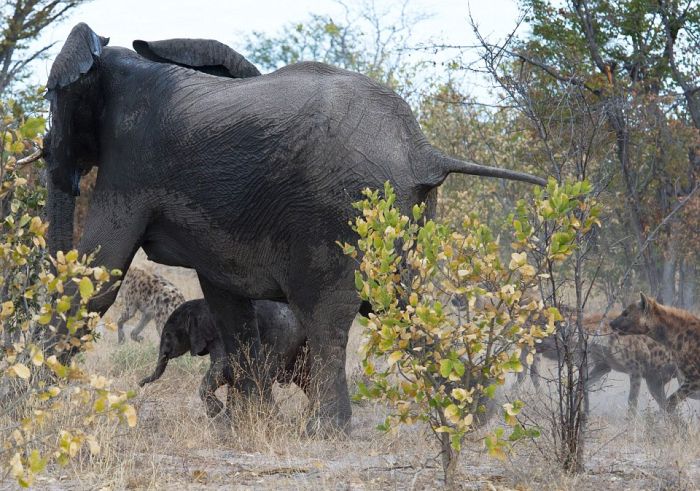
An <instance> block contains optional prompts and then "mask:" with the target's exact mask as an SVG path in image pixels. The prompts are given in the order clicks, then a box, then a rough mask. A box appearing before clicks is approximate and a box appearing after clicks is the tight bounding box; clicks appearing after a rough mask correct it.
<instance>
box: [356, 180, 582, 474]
mask: <svg viewBox="0 0 700 491" xmlns="http://www.w3.org/2000/svg"><path fill="white" fill-rule="evenodd" d="M586 189H588V184H587V183H576V184H566V185H562V186H559V185H557V184H556V183H555V182H554V181H550V183H549V185H548V186H547V188H546V190H545V191H541V190H539V189H537V190H536V191H535V196H534V200H533V201H532V202H531V203H528V202H526V201H521V202H520V203H519V206H518V213H517V214H516V215H514V216H512V217H511V223H512V227H513V230H514V240H513V244H512V248H513V251H512V252H511V253H510V254H509V255H507V254H504V252H503V251H502V250H501V248H500V246H499V243H498V240H497V239H496V238H495V237H494V236H493V234H492V233H491V230H490V229H489V228H488V227H487V226H486V225H485V224H483V223H481V222H480V221H479V219H478V218H477V217H476V216H467V217H465V218H464V220H463V222H462V226H461V227H460V228H456V227H449V226H446V225H443V224H440V223H436V222H435V221H433V220H425V219H424V217H423V215H424V210H425V207H424V205H421V206H418V205H416V206H414V207H413V209H412V217H407V216H405V215H402V214H401V212H400V210H399V209H398V208H397V207H396V206H395V200H396V195H395V193H394V190H393V189H392V187H391V185H390V184H389V183H386V184H385V187H384V193H383V196H381V195H380V192H379V191H376V190H374V191H372V190H369V189H367V190H365V191H364V196H365V199H364V200H363V201H359V202H357V203H355V204H354V206H355V208H356V209H358V210H360V211H361V216H358V217H357V218H356V219H355V220H354V222H352V223H351V225H352V227H353V230H355V231H356V232H357V234H358V235H359V240H358V242H357V246H354V245H351V244H347V243H346V244H343V245H342V246H343V248H344V251H345V253H346V254H348V255H350V256H352V257H354V258H356V259H357V260H358V261H359V269H358V271H357V272H356V275H355V286H356V288H357V290H358V292H359V294H360V296H361V298H362V299H363V300H365V301H369V302H370V303H371V305H372V310H373V313H371V314H369V317H367V318H363V319H361V322H362V324H363V326H364V335H365V343H364V346H363V351H362V363H363V367H364V371H365V375H366V376H367V378H368V380H369V383H368V384H360V385H359V387H358V394H359V397H360V398H364V399H375V400H382V401H385V402H388V403H389V404H390V406H391V407H392V409H393V411H392V413H391V415H390V416H389V417H388V418H387V419H386V421H385V422H384V423H383V424H381V425H380V429H382V430H389V429H391V428H392V427H394V426H395V425H398V424H411V423H415V422H426V423H427V424H428V425H429V426H430V428H431V430H432V431H433V432H434V434H435V436H436V437H437V438H438V440H439V442H440V445H441V448H442V461H443V468H444V471H445V479H446V483H447V484H448V486H453V485H454V480H453V479H454V471H455V468H456V462H457V458H458V456H459V452H460V449H461V446H462V443H463V440H464V438H465V436H466V435H467V433H469V432H470V431H472V430H474V429H475V427H476V426H477V423H478V421H479V420H480V419H481V418H480V415H481V414H482V413H483V412H484V411H485V407H484V400H488V399H489V398H491V399H492V398H493V397H494V396H495V393H496V389H497V388H498V387H499V386H502V385H503V384H504V383H505V380H506V375H507V374H508V373H509V372H519V371H521V370H522V369H523V367H522V365H521V362H520V354H521V352H522V350H526V351H527V352H528V354H527V359H528V362H531V361H532V357H533V353H534V348H535V344H536V343H537V342H539V341H540V340H541V339H542V338H544V337H545V336H547V335H549V334H551V333H552V332H553V331H554V329H555V327H556V323H557V322H558V321H560V320H561V315H560V313H559V311H558V310H557V309H556V308H554V307H546V306H545V304H544V303H543V302H542V300H541V299H539V298H540V297H537V296H536V295H535V294H534V292H536V291H537V288H538V285H539V284H540V282H542V281H543V279H546V278H547V273H546V272H544V271H543V270H542V268H541V267H540V268H537V267H535V266H534V265H533V264H532V261H531V256H532V252H531V251H533V250H537V251H545V253H546V255H547V257H549V258H550V259H551V260H552V261H554V262H561V261H563V260H564V259H565V258H566V257H568V256H569V255H570V254H571V253H572V252H573V250H574V249H575V246H576V244H575V237H576V235H577V234H576V229H577V228H582V227H588V228H590V227H592V226H593V225H594V223H593V222H590V223H588V222H587V223H585V224H582V223H580V222H579V221H577V220H576V219H575V217H574V214H575V209H576V208H577V207H586V206H589V204H587V202H586V199H587V192H586ZM564 203H566V206H564ZM559 205H561V206H559ZM570 205H573V206H570ZM528 211H532V212H534V213H533V215H534V216H535V217H536V218H535V220H537V221H539V222H540V223H542V222H545V221H548V222H549V223H550V225H551V227H550V228H552V229H556V230H557V233H556V234H550V235H549V236H548V238H547V242H546V243H542V241H541V240H540V239H539V238H538V237H537V236H536V234H535V233H534V230H535V227H533V226H530V225H529V224H528V223H527V222H525V223H524V222H523V221H522V220H523V218H524V217H526V216H528ZM504 256H505V257H506V259H505V260H504ZM453 300H457V302H456V303H458V304H461V305H463V307H462V308H459V309H456V310H455V309H450V308H449V306H450V304H451V303H453V302H452V301H453ZM451 310H454V311H453V312H451ZM377 358H379V359H383V360H384V361H386V363H385V364H384V366H385V368H382V369H380V368H378V364H376V363H375V361H374V360H376V359H377ZM522 407H523V404H522V402H521V401H517V400H516V401H513V402H512V403H507V404H504V405H503V416H504V420H505V423H506V425H507V427H509V428H510V430H509V432H508V434H506V431H505V430H504V428H503V427H498V428H496V429H495V430H494V431H493V432H492V433H491V434H489V435H487V436H486V437H485V440H484V441H485V445H486V448H487V450H488V452H489V454H490V455H493V456H496V457H499V458H503V457H505V455H506V452H507V451H508V450H509V449H510V447H511V445H512V443H513V442H515V441H517V440H519V439H521V438H523V437H536V436H537V435H538V431H537V430H536V429H526V428H524V427H523V426H522V425H521V424H520V423H519V422H518V419H517V415H518V413H519V412H520V410H521V409H522Z"/></svg>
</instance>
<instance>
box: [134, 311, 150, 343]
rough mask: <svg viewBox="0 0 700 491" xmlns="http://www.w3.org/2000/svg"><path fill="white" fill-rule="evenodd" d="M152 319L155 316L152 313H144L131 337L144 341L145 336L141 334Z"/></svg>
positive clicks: (138, 341)
mask: <svg viewBox="0 0 700 491" xmlns="http://www.w3.org/2000/svg"><path fill="white" fill-rule="evenodd" d="M151 319H153V316H152V315H151V314H143V315H142V316H141V320H140V321H139V323H138V325H137V326H136V327H135V328H134V330H133V331H131V339H133V340H134V341H136V342H137V343H140V342H141V341H143V336H141V331H143V329H144V327H146V324H148V323H149V322H150V320H151Z"/></svg>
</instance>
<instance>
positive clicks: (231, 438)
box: [0, 267, 700, 490]
mask: <svg viewBox="0 0 700 491" xmlns="http://www.w3.org/2000/svg"><path fill="white" fill-rule="evenodd" d="M159 272H165V274H166V276H167V277H168V278H169V279H171V280H173V281H174V282H175V283H176V284H178V285H179V286H180V287H181V288H183V291H185V292H186V295H187V298H193V297H196V296H197V295H198V291H197V288H196V283H195V285H194V286H193V284H192V282H193V280H194V278H193V277H192V275H191V273H189V272H186V271H184V270H177V269H175V268H162V267H159ZM134 322H135V320H132V321H131V324H132V325H133V323H134ZM355 332H356V331H355ZM145 334H146V335H147V336H146V340H145V341H144V342H143V343H142V344H135V343H132V342H131V341H128V342H127V344H125V345H123V346H117V344H116V334H115V333H113V332H107V333H106V334H105V336H104V339H103V340H101V341H100V342H99V343H98V345H97V348H96V350H95V351H93V352H91V353H89V354H88V355H87V356H86V363H87V365H88V366H89V367H90V368H91V369H92V370H94V371H96V372H99V373H102V374H106V375H108V376H109V377H110V378H112V379H113V380H114V382H115V384H116V386H117V387H118V388H122V389H129V388H131V389H133V388H137V381H138V380H139V379H140V378H142V377H143V376H144V375H146V374H148V373H150V372H151V371H152V369H153V367H154V366H155V363H156V358H157V339H156V334H155V329H153V328H152V327H149V328H148V329H146V331H145ZM357 346H358V338H357V336H353V338H352V340H351V346H350V347H349V350H348V353H349V354H352V353H355V352H356V349H357ZM356 364H357V359H356V357H353V356H350V360H349V362H348V372H349V377H350V378H354V376H355V375H356V373H357V369H356ZM207 366H208V359H206V358H192V357H189V356H184V357H182V358H180V359H177V360H173V361H172V362H171V363H170V364H169V366H168V369H167V370H166V372H165V375H164V376H163V377H162V378H161V379H160V380H159V381H157V382H155V383H153V384H149V385H147V386H146V387H145V388H143V389H139V390H138V395H137V397H136V398H135V401H134V404H135V406H136V408H137V411H138V414H139V424H138V426H137V428H135V429H133V430H128V429H126V428H125V427H122V426H113V425H106V426H104V427H101V428H100V429H99V434H98V435H97V437H98V440H99V443H100V445H101V447H102V452H101V453H100V455H98V456H96V457H91V456H90V455H89V454H87V453H85V454H83V455H81V457H80V458H79V459H77V460H76V461H75V462H73V463H72V464H71V465H70V466H69V467H67V468H53V469H50V471H49V473H48V475H46V476H44V477H43V478H42V480H41V481H40V482H39V486H38V487H39V488H40V489H41V488H43V489H51V490H58V489H79V490H83V489H86V490H87V489H90V490H92V489H115V490H116V489H168V490H170V489H211V488H214V489H216V488H225V489H249V488H250V489H331V488H332V489H433V488H439V487H440V486H441V482H442V471H441V469H440V467H439V460H438V459H437V456H438V447H437V445H435V444H434V442H433V441H432V436H431V435H430V434H428V433H427V432H426V431H425V430H424V429H421V428H419V427H409V428H403V429H401V430H400V432H398V433H397V434H388V435H385V434H381V433H379V432H378V431H377V430H376V429H375V426H376V425H377V424H378V423H380V422H381V421H382V420H383V417H384V409H383V408H382V407H381V406H377V405H371V404H359V405H354V407H353V421H352V432H351V435H350V436H349V437H342V436H336V437H334V438H328V439H318V438H308V437H306V436H305V435H304V432H303V428H304V425H305V421H306V405H307V404H306V403H307V399H306V396H305V395H304V394H303V393H302V392H301V391H300V390H298V389H297V388H295V387H293V386H292V387H275V389H274V398H275V401H276V404H269V403H266V402H263V401H260V400H253V401H248V402H240V401H239V403H237V404H236V409H235V412H234V416H233V418H232V421H233V422H232V423H227V422H226V421H224V420H223V419H221V418H219V419H215V420H209V419H208V418H207V417H206V415H205V412H204V407H203V405H202V403H201V401H200V400H199V397H198V395H197V388H198V386H199V383H200V380H201V377H202V375H203V373H204V371H206V368H207ZM608 385H609V386H608V387H606V388H605V389H604V390H602V391H599V392H597V393H595V394H593V400H592V402H593V404H592V406H593V416H592V418H591V423H590V427H591V430H592V431H591V432H590V434H589V436H588V440H587V442H586V445H587V447H586V469H587V470H586V472H585V473H584V474H581V475H578V476H567V475H565V474H562V473H561V472H559V470H558V469H557V467H556V464H555V463H554V462H553V459H552V458H551V448H550V447H548V445H551V443H550V440H549V439H548V437H547V435H546V425H543V429H544V432H545V434H544V435H543V437H542V438H540V439H538V440H537V441H533V442H523V443H520V444H518V445H517V446H516V448H515V451H514V453H513V454H512V455H511V456H510V457H509V460H507V461H505V462H500V461H496V460H493V459H491V458H488V457H487V456H485V455H484V453H483V443H482V441H481V439H480V434H476V435H473V436H472V437H471V439H470V441H469V442H468V443H467V445H466V448H465V451H464V455H463V460H462V463H461V465H460V472H461V476H462V483H463V487H464V488H465V489H538V490H544V489H571V490H573V489H591V490H599V489H679V490H691V489H700V444H698V442H699V441H700V424H699V422H698V410H699V409H700V404H699V403H698V402H697V401H694V402H692V403H691V404H689V405H688V407H689V408H686V411H687V414H686V421H689V422H688V423H687V424H686V425H685V426H682V427H681V428H679V427H677V426H675V425H674V424H672V423H670V422H668V421H666V420H665V419H664V418H663V417H662V416H661V415H660V414H659V413H658V410H657V409H656V407H655V405H654V404H653V402H652V403H651V404H649V401H650V400H651V399H650V397H649V396H648V394H647V393H646V391H645V389H643V390H642V394H640V403H641V404H640V408H641V409H640V411H641V412H640V415H639V416H638V417H636V418H634V419H631V420H627V419H625V417H624V415H625V407H626V390H627V386H628V385H627V380H626V378H625V377H620V376H616V377H615V378H613V377H610V378H609V381H608ZM506 392H508V391H506ZM509 395H511V394H509ZM219 397H220V398H221V399H222V400H223V399H224V398H225V393H224V391H223V390H220V392H219ZM522 397H523V398H524V399H525V400H526V402H528V403H529V407H530V408H531V411H533V412H535V411H536V410H538V408H539V409H540V410H541V408H542V407H545V406H546V397H545V396H544V395H543V393H539V394H536V393H534V391H533V389H532V388H531V387H529V388H528V389H526V391H525V393H524V394H522ZM65 417H66V418H71V417H76V416H71V415H65ZM60 423H61V422H60V421H57V422H56V424H60ZM492 424H495V423H492ZM0 488H2V489H13V488H14V484H13V483H11V482H10V481H8V480H5V481H1V480H0Z"/></svg>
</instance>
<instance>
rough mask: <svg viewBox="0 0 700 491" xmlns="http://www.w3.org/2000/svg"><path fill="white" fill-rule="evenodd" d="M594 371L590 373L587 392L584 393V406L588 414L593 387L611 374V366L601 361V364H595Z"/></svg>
mask: <svg viewBox="0 0 700 491" xmlns="http://www.w3.org/2000/svg"><path fill="white" fill-rule="evenodd" d="M590 366H593V369H591V370H590V371H589V372H588V380H586V390H585V391H584V401H583V404H584V406H585V411H586V414H588V411H589V410H590V395H589V394H590V392H591V387H592V386H593V385H594V384H596V383H597V382H598V381H599V380H600V379H601V378H603V376H604V375H607V374H608V373H610V370H612V369H611V368H610V366H609V365H608V364H606V363H603V362H601V361H599V362H594V364H593V365H589V367H590Z"/></svg>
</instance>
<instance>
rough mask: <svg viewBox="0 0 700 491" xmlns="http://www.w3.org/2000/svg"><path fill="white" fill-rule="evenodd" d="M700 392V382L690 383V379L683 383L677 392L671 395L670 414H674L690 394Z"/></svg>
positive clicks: (669, 399) (669, 402) (669, 401)
mask: <svg viewBox="0 0 700 491" xmlns="http://www.w3.org/2000/svg"><path fill="white" fill-rule="evenodd" d="M698 390H700V381H695V382H690V381H689V380H688V379H686V380H685V382H683V385H681V386H680V387H679V388H678V390H677V391H676V392H674V393H673V394H671V397H669V398H668V406H667V408H668V411H669V412H670V413H672V412H674V411H675V410H676V408H677V407H678V404H680V403H681V402H683V401H684V400H685V399H686V398H687V397H688V396H689V395H690V394H694V393H695V392H697V391H698Z"/></svg>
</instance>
